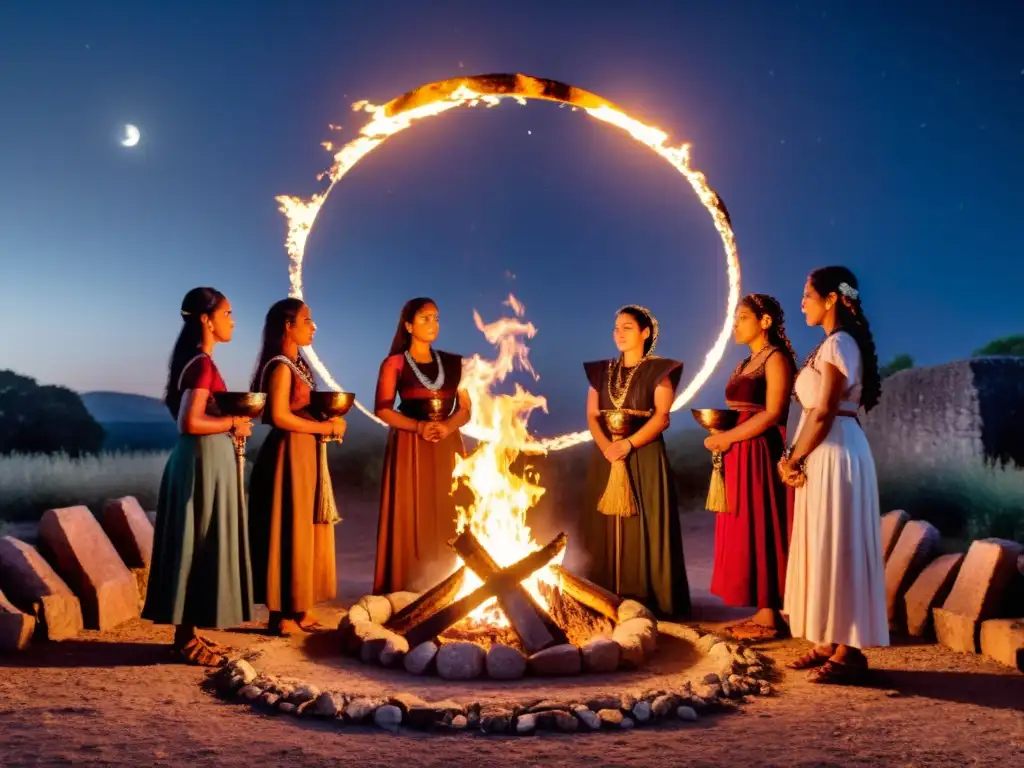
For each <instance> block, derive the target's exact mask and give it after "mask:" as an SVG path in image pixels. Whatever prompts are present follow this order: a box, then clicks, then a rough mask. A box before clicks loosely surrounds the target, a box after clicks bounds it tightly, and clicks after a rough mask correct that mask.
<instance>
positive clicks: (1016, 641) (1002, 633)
mask: <svg viewBox="0 0 1024 768" xmlns="http://www.w3.org/2000/svg"><path fill="white" fill-rule="evenodd" d="M981 652H982V653H983V654H985V655H986V656H988V658H990V659H993V660H995V661H998V662H999V663H1000V664H1005V665H1006V666H1008V667H1013V668H1014V669H1019V670H1020V671H1021V672H1024V619H988V620H987V621H983V622H981Z"/></svg>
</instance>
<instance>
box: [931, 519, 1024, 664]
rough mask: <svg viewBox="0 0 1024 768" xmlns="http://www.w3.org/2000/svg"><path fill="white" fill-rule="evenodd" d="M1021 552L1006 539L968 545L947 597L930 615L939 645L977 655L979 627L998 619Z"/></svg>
mask: <svg viewBox="0 0 1024 768" xmlns="http://www.w3.org/2000/svg"><path fill="white" fill-rule="evenodd" d="M1021 551H1024V547H1022V546H1021V545H1020V544H1018V543H1017V542H1015V541H1008V540H1006V539H981V540H979V541H975V542H974V543H973V544H971V548H970V549H969V550H968V551H967V556H966V557H965V558H964V562H963V565H962V566H961V567H960V573H959V574H958V575H957V577H956V582H954V584H953V589H952V590H950V593H949V597H947V598H946V600H945V602H943V604H942V607H941V608H936V609H935V610H934V611H933V613H932V616H933V620H934V622H935V635H936V637H937V638H938V640H939V642H940V643H942V644H943V645H945V646H947V647H949V648H952V649H953V650H955V651H964V652H971V653H977V651H978V634H979V625H980V624H981V622H982V621H984V620H985V619H993V618H998V617H999V611H1000V608H1001V606H1002V602H1003V598H1004V597H1005V596H1006V593H1007V590H1008V589H1009V587H1010V585H1011V584H1012V582H1013V579H1014V578H1015V575H1016V573H1017V558H1018V557H1019V556H1020V554H1021Z"/></svg>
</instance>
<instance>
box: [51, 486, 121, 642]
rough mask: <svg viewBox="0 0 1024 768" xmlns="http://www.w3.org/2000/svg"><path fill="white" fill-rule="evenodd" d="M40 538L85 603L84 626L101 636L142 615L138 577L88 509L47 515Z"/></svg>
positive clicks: (56, 510)
mask: <svg viewBox="0 0 1024 768" xmlns="http://www.w3.org/2000/svg"><path fill="white" fill-rule="evenodd" d="M39 539H40V544H41V548H42V549H43V551H44V553H45V554H47V555H48V556H49V557H50V558H51V559H52V562H53V564H54V567H55V568H56V569H57V572H58V573H60V574H61V575H62V576H63V577H64V578H65V579H66V580H67V582H68V584H69V585H70V586H71V588H72V589H73V590H74V591H75V594H77V595H78V598H79V599H80V600H81V601H82V613H83V618H84V619H85V626H86V627H88V628H89V629H97V630H100V631H101V632H102V631H105V630H108V629H112V628H114V627H116V626H118V625H120V624H123V623H124V622H126V621H129V620H130V619H134V618H137V617H138V616H139V613H140V608H139V591H138V586H137V584H136V581H135V577H134V576H132V574H131V572H130V571H129V570H128V567H127V566H126V565H125V564H124V562H123V561H122V560H121V556H120V555H118V554H117V550H116V549H114V545H113V544H111V543H110V539H108V538H107V535H106V534H105V533H104V532H103V528H102V527H101V526H100V524H99V522H98V521H97V520H96V518H95V517H93V515H92V513H91V512H90V511H89V510H88V508H86V507H82V506H77V507H65V508H63V509H50V510H47V511H46V512H45V513H44V514H43V518H42V520H40V521H39Z"/></svg>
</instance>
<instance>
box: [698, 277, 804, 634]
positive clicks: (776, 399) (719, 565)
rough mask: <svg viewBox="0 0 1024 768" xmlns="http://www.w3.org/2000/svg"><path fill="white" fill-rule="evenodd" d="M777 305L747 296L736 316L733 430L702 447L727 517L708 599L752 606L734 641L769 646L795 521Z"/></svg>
mask: <svg viewBox="0 0 1024 768" xmlns="http://www.w3.org/2000/svg"><path fill="white" fill-rule="evenodd" d="M784 319H785V318H784V315H783V311H782V307H781V306H780V305H779V302H778V301H776V300H775V299H774V298H772V297H771V296H768V295H766V294H763V293H752V294H750V295H748V296H745V297H744V298H743V299H742V300H741V301H740V305H739V308H738V309H737V310H736V320H735V325H734V336H735V339H736V341H737V343H740V344H746V345H747V346H748V347H749V348H750V355H749V356H748V357H747V358H746V359H745V360H743V362H741V363H740V364H739V365H738V366H737V367H736V370H735V371H733V374H732V377H731V378H730V379H729V383H728V384H727V385H726V387H725V399H726V405H727V406H728V407H729V408H731V409H732V410H735V411H739V412H740V418H739V423H738V424H737V425H736V426H735V427H734V428H733V429H730V430H728V431H726V432H721V433H719V434H717V435H711V436H710V437H708V438H707V439H706V440H705V441H704V445H705V447H706V448H707V449H708V450H711V451H722V452H723V453H724V454H725V456H724V459H725V462H724V463H725V467H724V469H725V485H726V497H727V499H728V512H725V513H723V514H720V515H719V516H718V520H717V523H716V526H715V566H714V574H713V576H712V578H711V592H712V593H713V594H715V595H718V597H720V598H722V600H723V601H724V602H725V603H726V605H731V606H735V607H740V606H756V607H757V613H755V614H754V615H753V616H752V617H751V618H749V619H747V620H745V621H743V622H740V623H739V624H734V625H733V626H731V627H729V631H730V632H732V633H733V634H734V635H736V636H737V637H745V638H750V639H769V638H772V637H777V636H778V635H779V633H780V631H781V630H782V628H783V627H784V622H783V620H782V617H781V614H780V611H781V609H782V598H783V595H784V594H785V589H786V564H787V561H788V557H789V536H790V529H791V527H792V521H793V505H792V497H791V491H789V490H788V489H787V487H786V485H785V484H784V483H783V482H782V480H781V479H780V477H779V473H778V470H777V469H776V467H777V465H778V463H779V460H780V459H781V458H782V454H783V452H784V451H785V448H786V419H787V417H788V415H789V398H790V393H791V392H792V390H793V376H794V374H795V371H796V357H795V356H794V354H793V347H792V346H791V345H790V343H789V339H788V338H787V337H786V329H785V325H784Z"/></svg>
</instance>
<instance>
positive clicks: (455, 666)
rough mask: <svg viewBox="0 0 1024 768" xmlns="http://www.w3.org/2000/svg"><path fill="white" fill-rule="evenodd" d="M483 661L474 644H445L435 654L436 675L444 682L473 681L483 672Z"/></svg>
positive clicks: (478, 647) (482, 653) (483, 656)
mask: <svg viewBox="0 0 1024 768" xmlns="http://www.w3.org/2000/svg"><path fill="white" fill-rule="evenodd" d="M484 659H485V654H484V649H483V648H481V647H480V646H479V645H477V644H476V643H445V644H444V645H442V646H441V649H440V650H439V651H438V652H437V674H438V675H439V676H440V677H442V678H444V679H445V680H473V679H475V678H477V677H480V674H481V673H482V672H483V671H484Z"/></svg>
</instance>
